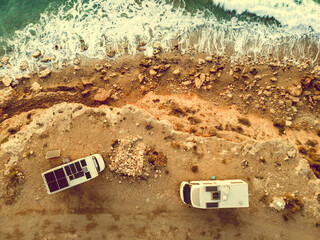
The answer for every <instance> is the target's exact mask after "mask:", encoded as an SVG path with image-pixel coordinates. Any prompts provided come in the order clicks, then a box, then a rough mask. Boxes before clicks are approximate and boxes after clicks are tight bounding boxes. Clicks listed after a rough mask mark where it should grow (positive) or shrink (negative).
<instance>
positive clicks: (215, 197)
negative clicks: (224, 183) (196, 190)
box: [212, 191, 220, 200]
mask: <svg viewBox="0 0 320 240" xmlns="http://www.w3.org/2000/svg"><path fill="white" fill-rule="evenodd" d="M219 199H220V191H216V192H212V200H219Z"/></svg>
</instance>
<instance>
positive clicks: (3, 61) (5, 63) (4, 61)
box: [1, 56, 9, 65]
mask: <svg viewBox="0 0 320 240" xmlns="http://www.w3.org/2000/svg"><path fill="white" fill-rule="evenodd" d="M1 62H2V63H3V64H4V65H7V64H8V62H9V57H8V56H3V57H2V58H1Z"/></svg>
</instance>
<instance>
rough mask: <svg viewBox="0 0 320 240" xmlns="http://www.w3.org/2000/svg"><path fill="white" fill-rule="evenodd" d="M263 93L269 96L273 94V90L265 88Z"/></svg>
mask: <svg viewBox="0 0 320 240" xmlns="http://www.w3.org/2000/svg"><path fill="white" fill-rule="evenodd" d="M263 95H265V96H267V97H270V96H271V95H272V92H270V91H267V90H264V91H263Z"/></svg>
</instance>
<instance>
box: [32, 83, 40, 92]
mask: <svg viewBox="0 0 320 240" xmlns="http://www.w3.org/2000/svg"><path fill="white" fill-rule="evenodd" d="M31 90H32V91H33V92H35V93H38V92H41V90H42V87H41V85H40V84H39V83H38V82H34V83H32V85H31Z"/></svg>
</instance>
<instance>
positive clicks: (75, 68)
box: [73, 66, 81, 71]
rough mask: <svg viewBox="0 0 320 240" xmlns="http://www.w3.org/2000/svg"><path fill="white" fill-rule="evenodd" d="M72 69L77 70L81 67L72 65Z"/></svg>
mask: <svg viewBox="0 0 320 240" xmlns="http://www.w3.org/2000/svg"><path fill="white" fill-rule="evenodd" d="M73 69H74V70H77V71H78V70H80V69H81V68H80V67H79V66H73Z"/></svg>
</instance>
